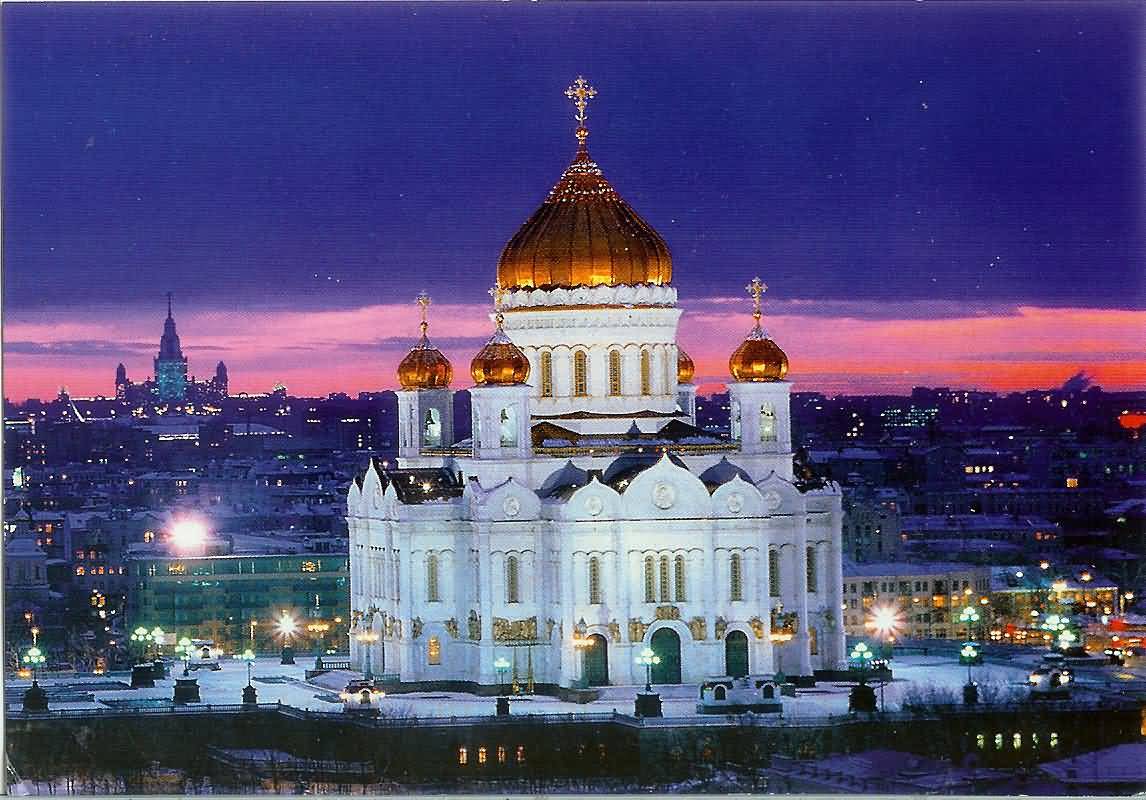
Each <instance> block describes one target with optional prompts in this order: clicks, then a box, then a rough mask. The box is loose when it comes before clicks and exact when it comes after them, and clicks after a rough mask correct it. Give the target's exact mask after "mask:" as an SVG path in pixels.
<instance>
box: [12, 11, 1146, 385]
mask: <svg viewBox="0 0 1146 800" xmlns="http://www.w3.org/2000/svg"><path fill="white" fill-rule="evenodd" d="M271 8H272V7H266V6H259V7H248V8H245V9H244V8H236V7H223V8H210V9H208V8H199V9H196V10H195V11H194V13H191V12H189V11H188V10H187V9H186V8H180V7H175V8H166V9H158V8H155V7H129V8H111V7H103V6H93V7H85V8H75V7H69V8H68V9H67V10H61V9H58V8H51V7H33V6H26V7H16V8H13V7H8V8H6V9H5V12H4V14H5V31H6V32H5V38H6V41H7V46H6V53H7V55H6V59H7V73H8V86H7V109H6V110H7V111H8V113H7V114H6V115H5V117H6V133H7V136H6V141H7V148H6V154H5V160H6V164H7V166H8V168H7V170H6V185H5V200H6V210H8V212H9V214H8V215H7V220H8V225H9V227H8V228H7V230H8V235H7V236H6V237H5V253H4V255H5V261H6V263H7V266H8V269H7V270H6V274H5V315H4V316H5V319H4V339H5V351H6V352H5V356H6V358H5V367H6V370H5V376H4V377H5V379H6V380H5V387H4V393H5V395H6V396H7V397H8V398H10V399H13V400H20V399H23V398H25V397H28V396H39V397H50V396H53V395H54V394H55V392H56V391H57V390H58V389H59V388H60V386H62V385H65V386H67V387H68V388H69V389H70V390H71V391H73V392H74V393H76V394H104V395H107V396H111V395H112V394H113V393H114V385H113V383H112V378H111V376H112V374H113V371H114V368H115V364H116V363H118V362H121V361H122V362H123V363H125V364H126V365H127V367H128V372H129V374H131V375H133V376H142V375H145V374H148V373H149V372H150V370H149V367H148V365H149V364H150V362H151V360H152V358H153V357H154V355H155V350H156V349H157V344H158V334H159V331H160V328H161V321H162V302H163V300H162V298H163V295H164V293H165V292H166V291H173V292H175V294H176V316H177V318H178V320H179V325H180V331H181V334H182V338H183V340H184V344H185V351H186V354H187V355H188V357H189V360H190V372H191V373H195V374H199V375H207V374H209V372H210V371H211V369H212V368H213V365H214V364H215V363H216V362H217V361H219V360H225V361H226V362H227V363H228V365H229V367H230V368H231V371H232V375H233V380H232V387H233V389H234V390H235V391H250V392H254V391H262V390H266V389H267V388H269V387H270V386H271V385H273V384H274V383H275V382H277V381H282V382H283V383H284V384H286V385H287V387H288V388H289V389H290V390H291V391H292V392H295V393H299V394H312V395H323V394H326V393H328V392H334V391H345V392H348V393H355V392H358V391H371V390H381V389H387V388H394V387H395V385H396V380H395V377H394V369H395V367H396V365H397V362H398V361H399V360H400V359H401V357H402V355H403V354H404V353H405V352H406V351H407V350H408V348H409V347H410V345H411V344H412V343H413V342H414V341H415V340H416V337H417V314H418V312H417V307H416V306H415V305H414V303H413V298H414V295H415V294H416V293H417V292H418V291H419V290H420V289H423V288H426V289H428V290H429V291H430V293H431V294H432V295H434V300H435V306H434V307H433V309H432V311H431V328H430V336H431V338H432V339H433V341H434V342H435V343H436V344H437V345H438V346H439V347H441V348H442V350H443V352H445V353H446V354H447V355H448V356H449V357H450V358H451V360H452V361H453V363H454V365H455V376H456V379H455V382H454V384H455V386H457V387H458V388H463V387H464V386H466V385H468V376H467V375H466V372H467V370H466V369H465V367H466V366H467V365H468V362H469V359H470V358H471V357H472V356H473V354H474V353H476V352H477V350H478V349H479V348H480V346H481V344H482V342H484V340H485V338H486V337H487V336H488V332H489V328H490V323H489V320H488V314H489V306H488V298H487V296H486V294H485V291H486V289H487V288H488V285H489V284H490V283H491V282H492V276H493V274H494V269H495V266H496V262H497V256H498V253H499V252H500V250H501V247H502V246H503V245H504V244H505V242H506V241H508V239H509V238H510V236H512V234H513V232H514V231H515V230H516V228H517V226H518V225H519V224H520V222H521V221H522V220H524V219H525V218H526V217H527V216H528V214H529V213H530V212H531V211H532V210H533V209H534V208H535V207H536V205H537V203H538V202H539V201H540V199H541V193H542V192H543V187H546V186H549V185H551V184H552V182H553V181H554V180H555V179H556V178H557V176H558V175H559V174H560V170H561V169H562V168H563V167H564V166H565V164H566V163H568V160H569V158H570V157H571V156H572V154H573V149H574V140H573V136H572V129H573V121H572V119H571V115H570V112H569V108H568V106H567V101H566V100H565V98H564V97H563V96H562V91H563V88H564V87H565V86H566V85H567V84H568V82H569V80H570V79H571V78H572V77H574V76H575V75H576V74H579V73H582V72H583V73H585V74H586V75H587V76H589V77H590V78H591V79H592V80H593V82H594V85H596V86H597V87H598V88H599V90H600V92H601V94H600V96H599V97H598V99H597V101H596V102H595V104H594V106H593V108H592V109H591V110H590V128H591V130H592V138H591V140H590V144H591V149H592V152H593V154H594V156H595V158H596V159H597V160H598V161H599V162H600V163H601V166H602V169H603V170H604V172H605V175H606V176H607V177H608V178H609V179H610V180H611V181H612V182H613V184H614V185H615V186H616V187H617V189H618V191H619V192H620V193H621V195H622V196H623V197H625V198H626V200H628V201H629V202H630V203H631V204H632V205H633V207H634V208H636V209H637V210H638V212H639V213H641V214H642V216H644V217H645V218H646V219H647V220H648V221H649V222H650V223H651V224H652V225H653V226H654V227H655V228H656V229H657V230H658V231H660V232H661V234H662V235H663V236H664V237H665V239H666V241H667V243H668V245H669V247H670V249H671V250H672V253H673V256H674V262H675V266H676V269H675V272H674V281H673V282H674V285H676V286H677V287H678V289H679V290H680V299H681V305H682V306H683V308H684V309H685V316H684V318H683V321H682V325H681V337H680V341H681V344H682V346H683V347H684V348H685V349H686V350H687V351H688V352H689V353H690V355H691V356H692V357H693V359H694V360H695V361H696V363H697V379H698V383H699V384H700V385H701V389H702V391H710V390H712V389H713V388H716V387H717V386H718V384H719V382H720V381H722V380H723V379H725V378H726V376H727V359H728V356H729V354H730V353H731V352H732V350H733V349H734V348H735V346H736V344H737V343H738V342H739V341H740V339H741V338H742V337H743V336H744V334H745V332H746V331H747V330H748V329H749V328H750V327H751V320H750V316H749V312H750V306H749V303H748V300H747V297H746V295H744V293H743V290H742V287H743V286H744V284H745V283H746V282H747V280H748V279H750V278H751V277H752V276H754V275H756V274H760V275H761V277H763V278H764V279H765V281H766V282H768V283H769V284H770V285H771V286H772V290H771V291H770V292H769V293H768V295H766V297H765V301H764V314H765V316H764V322H765V326H766V327H767V328H768V330H769V332H770V333H771V334H772V335H773V337H774V338H775V339H776V340H777V341H778V342H779V343H780V344H781V345H782V346H783V347H784V349H785V350H786V352H788V354H789V356H790V357H791V362H792V366H791V373H790V378H791V380H792V381H793V382H794V383H796V385H797V389H799V390H820V391H825V392H828V393H852V394H859V393H865V392H872V393H875V392H897V393H902V392H905V391H907V390H909V389H910V388H911V387H912V386H915V385H948V384H949V385H957V386H960V387H966V388H984V389H993V390H1002V391H1006V390H1012V389H1027V388H1046V387H1050V386H1055V385H1059V384H1061V383H1062V382H1063V381H1064V380H1066V379H1067V378H1068V377H1069V376H1070V375H1072V374H1074V373H1075V372H1078V371H1080V370H1082V371H1085V372H1087V373H1088V374H1089V375H1091V376H1092V377H1093V378H1094V379H1095V381H1096V382H1097V383H1098V384H1100V385H1102V386H1103V387H1104V388H1106V389H1109V390H1118V389H1128V388H1139V387H1140V386H1141V385H1142V377H1143V375H1146V357H1144V356H1143V355H1142V353H1141V347H1140V342H1141V338H1142V332H1143V331H1144V330H1146V300H1144V297H1143V291H1142V274H1141V269H1140V265H1141V263H1143V255H1144V254H1146V246H1144V241H1146V237H1144V236H1143V230H1142V227H1143V226H1142V222H1141V220H1142V218H1143V215H1142V213H1141V211H1142V197H1141V183H1142V182H1141V177H1142V164H1141V157H1140V153H1139V152H1138V149H1137V148H1136V146H1135V143H1136V142H1137V141H1138V140H1139V139H1140V134H1141V127H1142V126H1141V118H1140V114H1139V113H1138V107H1139V106H1140V105H1141V103H1140V99H1139V98H1138V96H1137V94H1136V93H1137V88H1136V87H1135V85H1134V82H1135V79H1136V74H1137V70H1136V69H1135V66H1134V65H1135V64H1138V63H1140V62H1141V58H1140V52H1139V51H1138V50H1136V49H1135V48H1139V50H1140V46H1139V44H1138V42H1137V38H1138V37H1137V36H1136V32H1140V31H1141V27H1142V26H1141V14H1140V12H1139V11H1137V10H1134V9H1130V8H1128V7H1126V6H1093V7H1090V9H1089V12H1088V14H1087V15H1086V16H1085V17H1083V16H1082V15H1079V14H1077V13H1075V12H1074V11H1073V9H1071V8H1070V7H1065V6H1043V7H1039V8H1037V9H1031V8H1029V7H1022V8H1021V9H1020V8H1018V7H1015V6H1007V5H999V6H993V7H981V6H980V7H975V8H970V7H959V8H942V9H937V8H932V7H926V8H922V7H917V6H906V5H904V6H879V7H868V8H867V9H866V10H865V11H864V12H862V13H861V12H857V11H856V10H854V9H847V8H838V7H822V6H785V7H765V8H760V7H754V6H724V5H717V6H709V7H706V8H705V10H703V11H702V10H699V9H696V8H695V7H693V8H687V7H681V6H675V7H674V6H670V7H667V8H662V9H659V10H658V12H657V16H655V17H654V16H652V15H650V14H646V13H644V12H643V11H642V10H640V9H639V8H634V7H615V6H608V7H600V8H597V9H595V11H594V13H593V14H592V15H588V14H585V13H583V11H582V10H580V9H579V8H578V7H572V8H570V7H563V8H556V7H546V8H540V7H538V8H532V7H529V8H525V7H522V8H514V7H500V6H497V7H490V6H474V7H465V6H463V7H459V8H457V9H453V10H452V11H451V14H450V16H448V17H447V16H446V15H445V14H444V13H443V12H442V11H440V10H438V9H435V8H433V7H427V6H416V7H407V6H398V7H380V6H365V7H359V10H358V11H357V12H356V13H355V14H346V13H344V12H340V11H336V10H334V9H330V8H323V7H318V6H306V5H304V6H293V7H290V8H282V7H273V11H271V10H270V9H271ZM444 23H453V24H444ZM1017 23H1021V24H1017ZM475 31H480V32H481V33H482V35H481V36H475V35H474V32H475ZM698 34H699V35H698ZM563 37H573V38H577V39H578V40H579V41H582V42H583V43H584V44H583V46H582V47H579V48H570V49H569V50H568V51H566V50H565V49H560V48H557V49H554V45H555V44H556V41H557V39H559V38H563ZM706 37H710V38H712V37H715V38H716V40H718V41H719V42H720V43H721V45H722V47H720V48H709V47H707V46H706V41H705V39H706ZM633 41H637V42H639V43H640V47H639V48H633V49H634V50H636V49H641V48H644V49H648V50H652V51H656V52H660V53H664V54H666V55H668V54H671V55H672V56H673V58H672V59H670V61H671V62H672V63H666V64H663V65H658V66H655V67H654V66H652V65H650V64H648V63H645V62H644V61H643V60H642V59H641V58H640V57H638V56H637V55H636V54H635V53H634V52H630V50H629V49H627V47H626V46H627V45H629V44H631V43H632V42H633ZM1095 41H1101V44H1102V47H1101V49H1096V47H1095V45H1094V42H1095ZM240 42H244V44H242V45H241V46H240V45H239V43H240ZM443 48H453V51H456V52H457V53H458V56H457V57H456V58H455V59H452V60H450V59H442V58H439V57H438V56H437V55H433V54H436V53H438V52H444V50H443ZM889 51H890V54H889ZM296 55H297V57H294V56H296ZM825 58H826V61H825ZM445 287H449V288H448V290H447V289H446V288H445ZM447 294H448V295H449V296H445V295H447ZM921 342H925V343H926V348H925V349H922V350H921V348H920V343H921Z"/></svg>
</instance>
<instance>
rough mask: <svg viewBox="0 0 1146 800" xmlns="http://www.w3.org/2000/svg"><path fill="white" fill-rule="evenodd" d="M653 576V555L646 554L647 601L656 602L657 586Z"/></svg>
mask: <svg viewBox="0 0 1146 800" xmlns="http://www.w3.org/2000/svg"><path fill="white" fill-rule="evenodd" d="M654 580H655V579H654V577H653V557H652V556H645V602H646V603H655V602H656V599H657V598H656V586H655V583H654Z"/></svg>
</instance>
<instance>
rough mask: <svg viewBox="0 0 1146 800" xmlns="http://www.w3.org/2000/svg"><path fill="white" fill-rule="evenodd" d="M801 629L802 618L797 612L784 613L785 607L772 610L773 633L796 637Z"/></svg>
mask: <svg viewBox="0 0 1146 800" xmlns="http://www.w3.org/2000/svg"><path fill="white" fill-rule="evenodd" d="M799 628H800V618H799V617H798V616H797V615H796V612H795V611H789V612H787V613H785V612H784V610H783V607H781V608H778V609H777V608H774V609H772V633H774V634H777V635H781V636H795V635H796V631H797V630H799Z"/></svg>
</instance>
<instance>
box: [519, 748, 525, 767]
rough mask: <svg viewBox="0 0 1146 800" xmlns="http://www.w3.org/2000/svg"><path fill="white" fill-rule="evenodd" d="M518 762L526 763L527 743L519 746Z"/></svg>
mask: <svg viewBox="0 0 1146 800" xmlns="http://www.w3.org/2000/svg"><path fill="white" fill-rule="evenodd" d="M517 763H518V764H524V763H525V745H523V744H519V745H518V746H517Z"/></svg>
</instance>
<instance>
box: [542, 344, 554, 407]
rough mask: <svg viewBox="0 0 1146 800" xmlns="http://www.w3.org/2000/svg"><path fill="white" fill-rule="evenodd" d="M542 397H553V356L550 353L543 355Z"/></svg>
mask: <svg viewBox="0 0 1146 800" xmlns="http://www.w3.org/2000/svg"><path fill="white" fill-rule="evenodd" d="M541 396H542V397H552V396H553V354H552V353H550V352H548V351H546V352H544V353H542V354H541Z"/></svg>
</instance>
